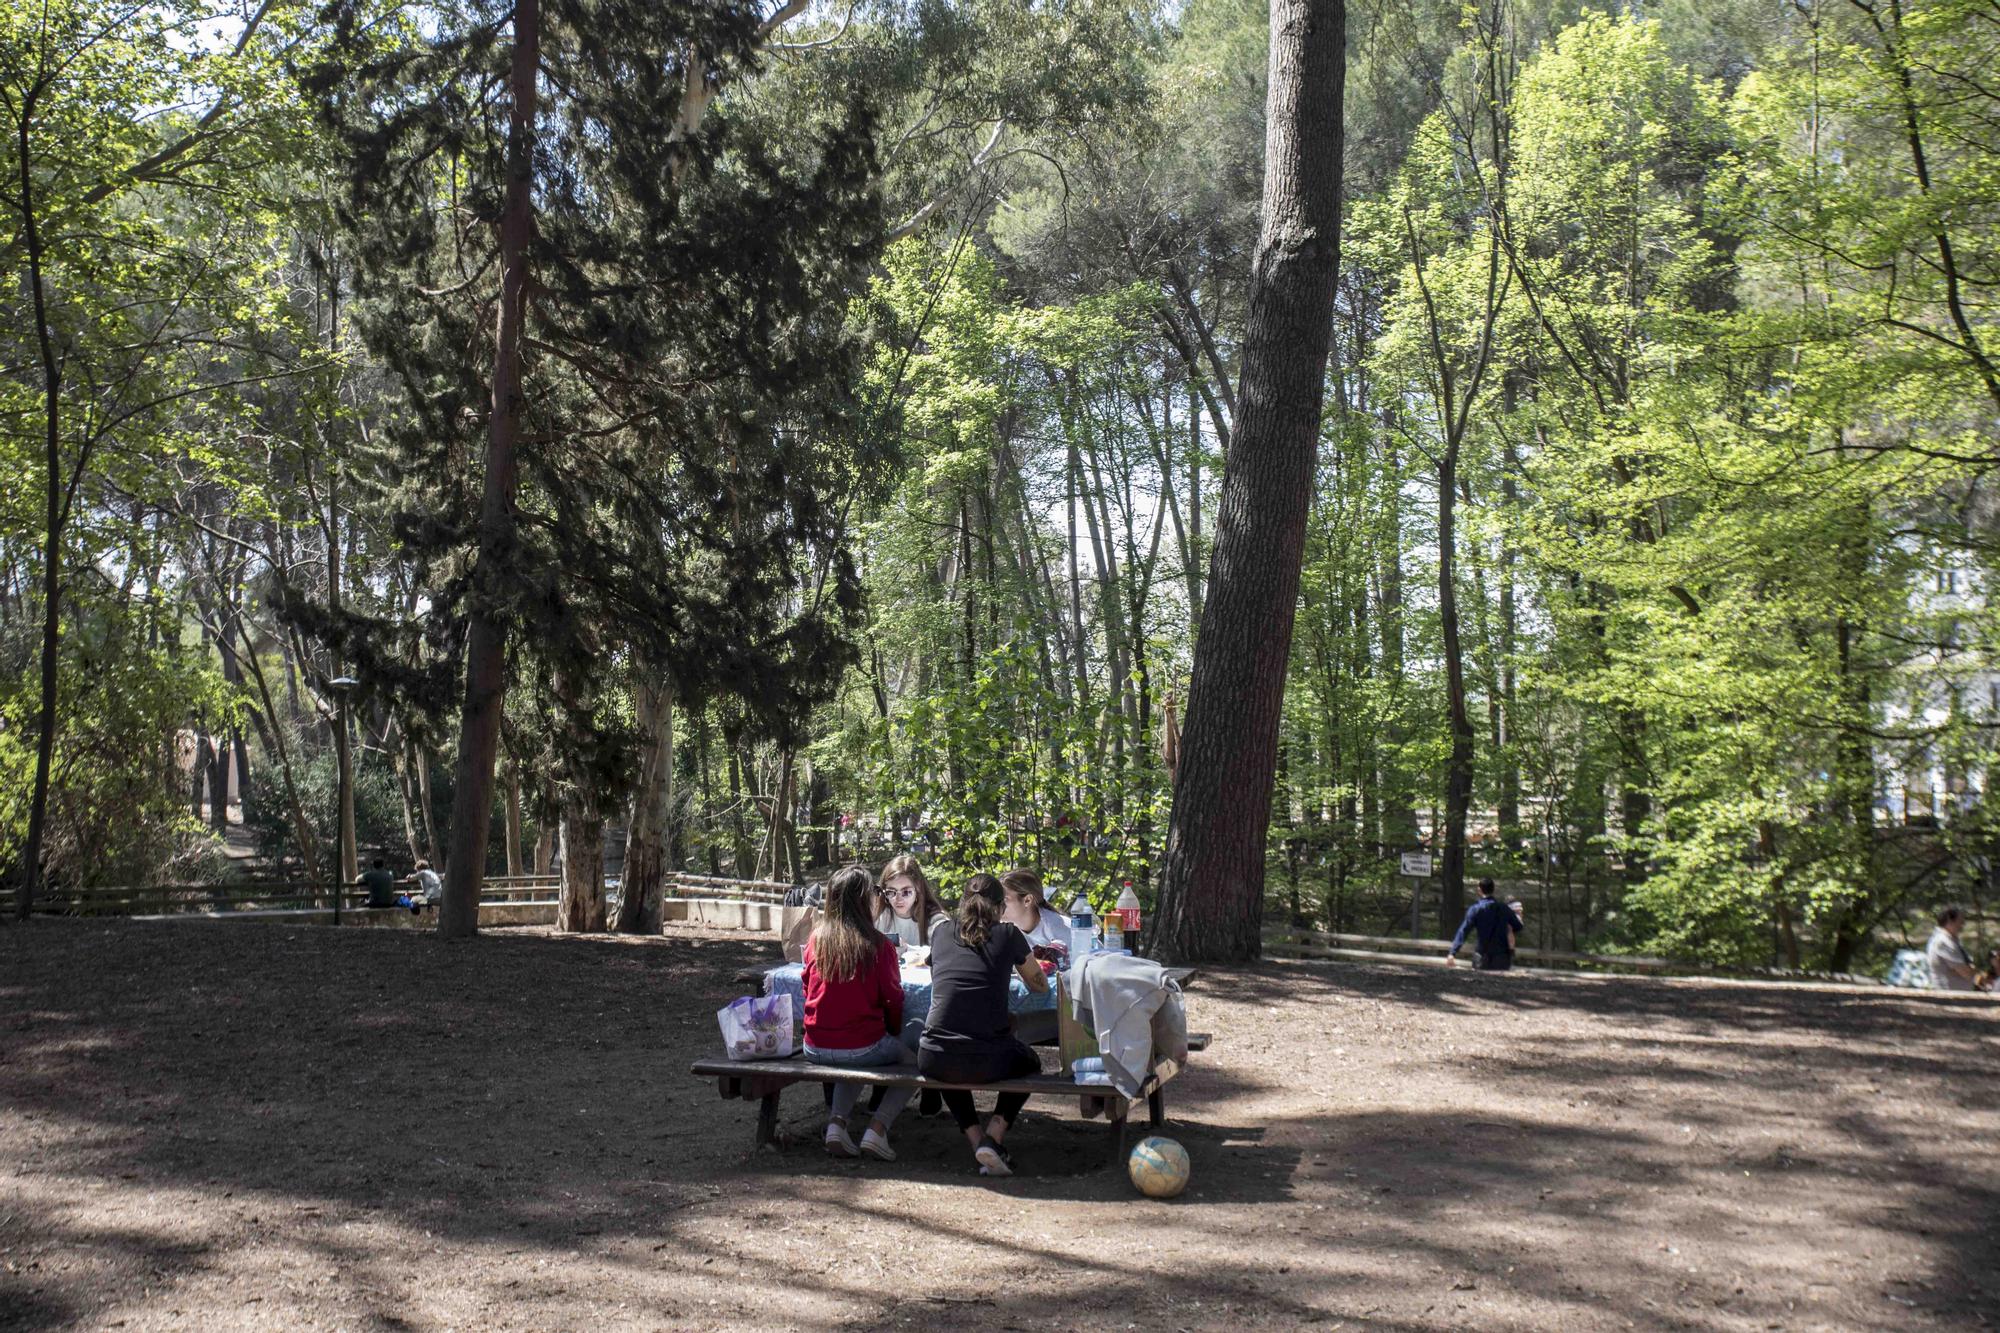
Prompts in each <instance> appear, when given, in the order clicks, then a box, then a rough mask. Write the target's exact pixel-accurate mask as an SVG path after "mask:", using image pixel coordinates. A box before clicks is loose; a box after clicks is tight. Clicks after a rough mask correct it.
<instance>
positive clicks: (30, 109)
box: [14, 93, 199, 921]
mask: <svg viewBox="0 0 2000 1333" xmlns="http://www.w3.org/2000/svg"><path fill="white" fill-rule="evenodd" d="M36 100H37V99H36V97H35V96H34V94H33V93H30V94H29V95H28V96H27V97H26V98H25V99H24V100H23V102H22V105H21V110H20V120H19V122H18V126H17V128H18V137H19V140H20V144H19V153H20V163H19V165H20V172H21V175H20V182H21V185H20V188H21V193H20V197H19V204H20V208H21V231H22V239H23V241H24V242H25V243H26V246H27V251H28V287H29V292H30V295H31V296H32V297H33V300H34V310H35V341H36V346H37V349H38V351H39V353H40V356H41V362H42V367H41V369H42V411H43V421H42V447H43V466H44V467H45V469H46V471H45V473H44V476H43V480H44V482H45V491H46V493H45V494H44V496H43V500H44V502H45V509H46V516H45V522H46V525H47V526H46V530H45V532H44V534H43V539H42V648H41V676H42V679H41V686H42V690H41V716H40V719H39V721H38V723H37V727H36V733H35V788H34V795H33V797H32V798H31V799H30V802H29V806H28V843H27V846H26V848H24V849H23V851H22V854H21V878H20V881H19V883H18V885H17V886H16V888H15V896H14V908H15V912H16V914H17V915H18V916H19V917H20V918H21V919H22V920H23V921H25V920H27V919H28V913H29V912H30V911H31V910H33V907H34V902H35V895H36V894H38V893H39V892H41V888H42V843H43V840H44V838H45V837H46V835H47V829H48V819H49V770H50V769H51V767H52V766H53V765H54V762H55V754H56V670H57V667H58V665H59V654H58V648H59V647H60V645H61V642H62V538H63V519H64V517H65V516H66V508H67V507H66V506H65V505H64V504H63V502H62V501H63V478H62V361H61V359H60V358H59V357H57V355H56V348H55V338H54V336H53V334H52V333H51V331H50V329H49V311H48V295H47V292H46V290H45V287H44V284H43V282H42V232H41V226H40V222H39V219H38V218H37V217H36V214H35V209H36V207H37V204H36V201H35V177H34V168H33V159H32V157H30V155H29V135H30V132H31V127H32V125H33V123H34V116H35V103H36ZM81 466H82V462H81V460H79V461H78V467H79V468H81ZM198 772H199V770H198V769H197V773H198ZM196 781H197V785H198V784H199V777H197V779H196Z"/></svg>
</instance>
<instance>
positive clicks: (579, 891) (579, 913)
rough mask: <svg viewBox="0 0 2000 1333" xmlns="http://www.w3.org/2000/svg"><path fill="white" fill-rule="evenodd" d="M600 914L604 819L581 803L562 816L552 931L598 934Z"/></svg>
mask: <svg viewBox="0 0 2000 1333" xmlns="http://www.w3.org/2000/svg"><path fill="white" fill-rule="evenodd" d="M604 924H605V910H604V816H603V815H602V814H600V813H598V811H597V810H595V809H594V808H591V807H590V805H588V804H587V803H585V802H581V801H580V802H578V803H576V804H572V805H567V806H564V807H563V812H562V899H561V901H560V902H558V903H557V905H556V929H557V930H561V931H570V932H590V933H595V932H599V931H602V930H603V929H604Z"/></svg>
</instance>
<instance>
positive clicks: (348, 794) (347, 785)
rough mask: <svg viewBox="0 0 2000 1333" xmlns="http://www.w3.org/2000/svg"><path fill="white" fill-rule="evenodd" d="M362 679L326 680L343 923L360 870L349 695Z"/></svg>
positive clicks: (336, 910) (336, 909)
mask: <svg viewBox="0 0 2000 1333" xmlns="http://www.w3.org/2000/svg"><path fill="white" fill-rule="evenodd" d="M360 683H361V682H360V681H358V680H356V679H355V678H354V677H352V676H336V677H335V678H334V679H332V680H330V681H328V682H327V688H328V689H330V690H332V691H333V699H334V710H333V752H334V755H335V756H336V759H335V767H336V772H335V775H334V801H335V807H336V810H337V813H336V815H335V822H336V824H337V825H338V827H339V830H340V831H339V833H338V834H337V835H336V836H337V837H338V839H339V845H338V846H337V847H335V848H334V849H333V863H334V865H335V866H336V867H338V869H337V870H336V872H335V875H334V885H333V924H334V925H336V926H337V925H339V924H340V896H341V894H343V893H345V892H346V891H347V886H348V885H349V884H352V883H353V882H354V877H355V876H356V875H357V874H359V873H360V871H359V870H358V869H357V868H356V866H355V864H354V859H355V858H354V772H353V767H352V764H353V761H352V760H351V759H350V758H349V756H348V753H347V696H348V695H350V694H352V693H353V692H354V687H355V686H356V685H359V684H360Z"/></svg>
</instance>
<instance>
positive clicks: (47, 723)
mask: <svg viewBox="0 0 2000 1333" xmlns="http://www.w3.org/2000/svg"><path fill="white" fill-rule="evenodd" d="M35 102H36V99H35V97H34V96H33V95H30V96H28V97H27V98H25V99H24V100H23V103H22V106H21V108H20V112H19V116H20V119H19V121H18V122H17V125H18V129H19V139H20V144H19V154H20V161H19V166H20V181H21V193H20V196H19V198H18V200H17V201H16V202H18V203H19V205H20V210H21V230H22V239H23V241H24V243H25V245H26V248H27V252H28V287H29V289H30V295H31V296H32V297H33V300H34V309H35V339H36V343H37V346H38V348H39V351H40V355H41V361H42V367H41V369H42V411H43V420H42V450H43V467H44V469H45V470H44V473H43V482H44V491H45V493H44V495H43V497H42V498H43V501H44V511H45V514H44V531H43V538H42V648H41V677H42V679H41V685H42V691H41V715H40V717H39V719H38V722H37V725H36V731H35V789H34V796H33V797H32V798H31V800H30V802H29V806H28V843H27V846H26V847H25V848H24V849H23V851H22V854H21V878H20V882H19V884H18V885H17V886H16V888H15V896H14V908H15V912H16V914H17V915H18V916H19V917H20V918H21V919H22V920H23V921H25V920H27V919H28V913H29V912H30V911H31V910H32V909H33V907H34V902H35V895H36V894H38V893H40V892H41V888H42V842H43V839H44V838H45V837H46V834H47V829H48V818H49V770H50V768H51V767H52V766H53V765H54V763H55V755H56V671H57V667H58V665H59V655H58V652H57V649H58V647H59V646H60V644H61V642H62V583H63V580H62V540H63V522H64V519H65V518H66V517H67V516H68V513H67V511H68V506H66V505H65V504H64V503H63V476H62V414H61V407H62V362H61V360H60V359H59V358H58V357H57V356H56V349H55V339H54V337H53V336H52V334H51V332H50V329H49V311H48V304H47V302H48V296H47V293H46V291H45V289H44V287H43V283H42V232H41V226H40V223H39V220H38V218H37V216H36V213H35V210H36V208H37V207H38V206H39V205H38V204H37V203H36V200H35V188H34V185H35V177H34V165H33V159H32V158H31V157H30V155H29V151H28V149H29V132H30V129H31V127H32V125H33V123H34V115H35ZM77 466H78V467H79V468H81V467H82V466H83V463H82V460H81V459H80V458H79V459H78V461H77Z"/></svg>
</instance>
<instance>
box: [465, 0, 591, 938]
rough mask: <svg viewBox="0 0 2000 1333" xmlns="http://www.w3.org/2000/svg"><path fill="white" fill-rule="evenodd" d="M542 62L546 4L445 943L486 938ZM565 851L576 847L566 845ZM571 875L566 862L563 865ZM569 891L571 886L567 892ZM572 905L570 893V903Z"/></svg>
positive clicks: (507, 245)
mask: <svg viewBox="0 0 2000 1333" xmlns="http://www.w3.org/2000/svg"><path fill="white" fill-rule="evenodd" d="M540 57H541V13H540V4H539V0H514V58H513V67H512V70H511V72H510V81H511V83H512V88H513V94H512V102H513V105H512V107H511V108H510V110H509V119H508V124H507V193H506V198H505V202H504V203H503V204H502V206H501V213H500V313H499V321H498V326H497V328H496V330H495V334H494V349H493V401H492V406H491V408H490V416H489V417H488V419H487V429H486V479H485V492H484V494H483V495H482V497H481V499H480V506H479V557H478V560H479V563H478V564H477V565H476V566H475V567H474V570H473V589H474V591H473V597H472V625H471V630H470V632H469V634H468V635H467V638H466V646H465V709H464V711H463V713H462V714H461V716H460V721H459V740H458V770H457V776H456V780H455V781H454V782H453V783H452V802H451V846H450V850H449V852H448V854H447V856H446V859H445V881H444V902H443V904H442V905H441V906H440V908H439V910H438V934H440V935H443V936H447V937H464V936H469V935H472V934H474V933H476V932H477V931H478V929H479V889H480V885H481V884H482V883H483V882H484V880H485V877H486V841H487V834H488V831H489V830H490V828H491V825H492V822H493V761H494V758H495V755H496V753H497V752H498V750H499V745H500V715H501V709H502V707H503V705H504V696H505V693H506V668H507V663H506V649H507V626H506V623H505V621H503V620H502V619H501V616H500V611H499V609H498V607H497V606H496V605H495V602H496V601H497V587H496V585H497V584H498V583H499V582H500V581H501V580H503V579H505V578H506V571H505V569H504V568H503V565H504V564H505V562H506V561H507V560H508V558H509V552H510V550H511V548H512V547H513V545H514V528H515V521H514V489H515V483H516V481H517V479H518V477H519V462H518V460H517V459H516V457H515V447H516V444H517V443H518V441H519V439H520V433H521V407H522V400H523V395H522V389H521V333H522V325H523V324H525V323H526V320H527V305H528V241H529V237H530V235H531V234H532V232H533V230H534V200H533V197H532V194H531V192H530V185H531V177H532V174H533V169H534V162H533V157H534V154H533V138H534V126H535V75H536V69H537V66H538V65H539V63H540ZM564 841H565V843H566V842H567V841H568V839H567V838H565V839H564ZM564 864H565V867H567V864H568V857H565V858H564ZM602 879H603V871H602V868H601V867H600V869H599V871H598V881H599V892H598V899H597V903H598V907H597V914H598V926H599V928H601V927H602V926H603V915H604V898H603V891H602ZM565 889H567V884H565ZM564 901H565V902H567V901H568V893H567V892H565V894H564Z"/></svg>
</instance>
